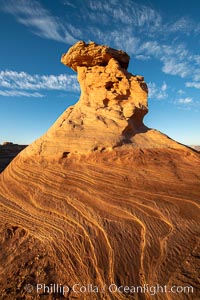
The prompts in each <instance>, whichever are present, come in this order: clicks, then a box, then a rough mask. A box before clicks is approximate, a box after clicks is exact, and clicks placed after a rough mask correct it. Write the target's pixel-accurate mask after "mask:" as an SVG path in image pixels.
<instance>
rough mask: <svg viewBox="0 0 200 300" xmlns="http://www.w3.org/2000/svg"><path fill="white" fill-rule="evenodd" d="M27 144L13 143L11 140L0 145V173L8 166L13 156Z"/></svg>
mask: <svg viewBox="0 0 200 300" xmlns="http://www.w3.org/2000/svg"><path fill="white" fill-rule="evenodd" d="M26 147H27V145H18V144H13V143H12V142H3V144H2V145H0V173H1V172H2V171H3V170H4V169H5V168H6V167H7V166H8V164H9V163H10V162H11V161H12V160H13V159H14V158H15V156H16V155H17V154H18V153H20V152H21V151H22V150H23V149H25V148H26Z"/></svg>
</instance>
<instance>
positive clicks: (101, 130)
mask: <svg viewBox="0 0 200 300" xmlns="http://www.w3.org/2000/svg"><path fill="white" fill-rule="evenodd" d="M61 61H62V63H64V64H65V65H67V66H69V67H71V68H72V69H74V70H77V73H78V81H79V83H80V88H81V96H80V99H79V101H78V102H77V103H76V104H75V105H74V106H71V107H69V108H68V109H67V110H66V111H65V112H64V113H63V114H62V115H61V117H60V118H59V119H58V120H57V121H56V122H55V124H54V125H53V126H52V127H51V128H50V130H49V131H48V132H47V133H46V134H45V135H44V136H43V137H42V138H40V139H39V140H37V141H36V142H35V143H33V144H32V145H31V146H30V147H29V148H28V149H27V151H26V153H27V155H28V156H29V155H33V154H34V155H36V154H38V155H39V156H45V157H46V158H47V157H49V158H50V156H53V157H54V158H55V157H57V158H59V157H62V156H63V155H66V153H67V154H68V155H69V154H71V153H88V152H92V151H109V150H112V149H114V148H116V147H123V146H125V147H126V149H127V147H128V146H129V148H131V147H132V148H140V147H142V148H153V147H163V146H164V147H171V148H183V147H182V146H181V145H179V144H177V143H176V142H174V141H172V140H171V139H169V138H168V137H167V136H164V135H163V134H160V132H158V131H156V130H149V128H147V127H146V126H145V125H144V124H143V118H144V116H145V115H146V114H147V112H148V104H147V95H148V88H147V85H146V83H145V82H144V78H143V77H142V76H139V75H132V74H131V73H129V72H128V71H127V70H126V67H127V66H128V61H129V56H128V55H127V54H126V53H125V52H123V51H121V50H114V49H112V48H109V47H107V46H99V45H97V44H95V43H93V42H92V43H90V44H85V43H84V42H78V43H76V44H75V45H74V46H73V47H71V48H70V49H69V51H68V52H67V53H66V54H64V55H63V56H62V59H61Z"/></svg>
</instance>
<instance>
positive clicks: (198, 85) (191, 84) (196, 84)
mask: <svg viewBox="0 0 200 300" xmlns="http://www.w3.org/2000/svg"><path fill="white" fill-rule="evenodd" d="M185 86H186V87H193V88H196V89H200V82H186V83H185Z"/></svg>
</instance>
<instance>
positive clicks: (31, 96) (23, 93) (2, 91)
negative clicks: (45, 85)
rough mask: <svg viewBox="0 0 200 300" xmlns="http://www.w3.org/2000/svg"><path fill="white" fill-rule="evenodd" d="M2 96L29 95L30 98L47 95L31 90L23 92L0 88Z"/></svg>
mask: <svg viewBox="0 0 200 300" xmlns="http://www.w3.org/2000/svg"><path fill="white" fill-rule="evenodd" d="M0 96H4V97H29V98H42V97H45V95H42V94H40V93H30V92H22V91H16V90H12V91H9V90H0Z"/></svg>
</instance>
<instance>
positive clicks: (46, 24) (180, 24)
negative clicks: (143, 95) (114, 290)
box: [1, 0, 200, 81]
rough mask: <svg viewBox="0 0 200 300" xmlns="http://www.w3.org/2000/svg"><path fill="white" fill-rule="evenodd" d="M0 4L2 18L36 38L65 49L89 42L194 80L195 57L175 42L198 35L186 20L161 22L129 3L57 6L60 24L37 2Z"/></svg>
mask: <svg viewBox="0 0 200 300" xmlns="http://www.w3.org/2000/svg"><path fill="white" fill-rule="evenodd" d="M61 1H62V0H61ZM1 2H2V5H1V6H2V8H1V9H3V10H4V12H7V13H10V14H12V15H13V16H14V17H15V18H16V20H17V21H18V22H19V23H21V24H23V25H25V26H26V27H27V28H29V29H30V30H31V31H32V32H33V33H34V34H36V35H39V36H40V37H43V38H48V39H52V40H56V41H58V42H65V43H67V44H70V45H71V44H73V43H75V42H76V41H77V40H80V39H84V40H85V41H89V40H94V41H95V42H97V43H103V44H108V45H110V46H113V47H116V48H118V49H120V48H123V50H125V51H127V52H128V53H129V54H130V55H133V56H135V57H136V59H139V60H151V59H156V60H157V61H160V62H161V70H162V72H164V73H165V74H169V75H173V76H179V77H181V78H191V79H192V80H194V81H197V80H200V71H199V66H200V55H198V54H197V53H192V51H191V50H190V51H189V50H188V49H189V47H188V46H187V44H186V42H185V43H183V42H181V41H182V38H181V37H182V36H183V35H190V38H191V37H193V38H194V37H195V38H196V37H197V35H198V34H200V23H197V22H195V21H194V20H191V19H190V18H189V17H186V16H183V17H181V18H177V19H173V20H172V19H170V18H168V19H169V20H168V21H167V22H166V21H165V18H164V17H163V15H162V14H161V13H160V12H158V11H156V10H155V9H153V8H152V7H150V6H148V5H144V4H141V3H136V2H134V1H132V0H124V1H120V0H112V1H107V0H101V1H96V0H84V1H72V0H63V17H62V18H61V17H57V16H56V15H53V13H52V12H50V11H49V10H47V9H46V8H45V7H44V6H42V4H41V2H39V1H37V0H18V1H15V0H9V1H6V0H1ZM75 20H76V22H75ZM169 41H170V42H169Z"/></svg>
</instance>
